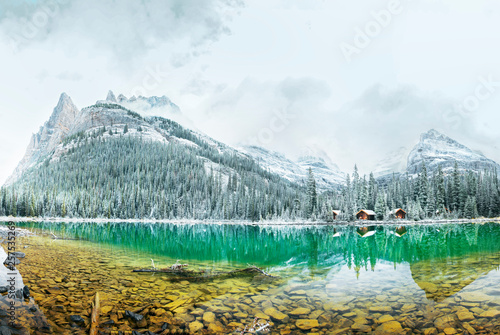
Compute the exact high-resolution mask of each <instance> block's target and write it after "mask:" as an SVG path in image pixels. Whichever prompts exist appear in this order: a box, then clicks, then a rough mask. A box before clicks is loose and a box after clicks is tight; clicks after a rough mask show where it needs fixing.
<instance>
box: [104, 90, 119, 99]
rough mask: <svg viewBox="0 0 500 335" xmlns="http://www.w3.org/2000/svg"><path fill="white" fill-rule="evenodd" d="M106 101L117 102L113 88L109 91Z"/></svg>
mask: <svg viewBox="0 0 500 335" xmlns="http://www.w3.org/2000/svg"><path fill="white" fill-rule="evenodd" d="M106 101H110V102H117V101H116V97H115V94H114V93H113V91H111V90H109V91H108V96H107V97H106Z"/></svg>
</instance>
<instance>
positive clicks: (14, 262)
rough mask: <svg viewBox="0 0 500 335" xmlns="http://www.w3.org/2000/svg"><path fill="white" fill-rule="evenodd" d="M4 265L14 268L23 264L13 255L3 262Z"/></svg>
mask: <svg viewBox="0 0 500 335" xmlns="http://www.w3.org/2000/svg"><path fill="white" fill-rule="evenodd" d="M3 264H4V265H5V266H7V267H8V266H13V265H18V264H21V261H20V260H19V258H17V257H16V256H13V255H12V254H11V255H10V256H9V257H7V258H6V259H5V261H4V262H3Z"/></svg>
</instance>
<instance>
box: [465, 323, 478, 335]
mask: <svg viewBox="0 0 500 335" xmlns="http://www.w3.org/2000/svg"><path fill="white" fill-rule="evenodd" d="M462 327H464V329H465V330H466V331H467V332H468V333H469V334H470V335H476V330H475V329H474V328H472V327H471V325H469V324H468V323H467V322H464V323H463V324H462Z"/></svg>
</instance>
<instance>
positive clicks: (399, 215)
mask: <svg viewBox="0 0 500 335" xmlns="http://www.w3.org/2000/svg"><path fill="white" fill-rule="evenodd" d="M389 214H390V215H391V216H394V218H396V219H406V212H405V211H404V210H403V209H401V208H397V209H394V210H392V211H390V212H389Z"/></svg>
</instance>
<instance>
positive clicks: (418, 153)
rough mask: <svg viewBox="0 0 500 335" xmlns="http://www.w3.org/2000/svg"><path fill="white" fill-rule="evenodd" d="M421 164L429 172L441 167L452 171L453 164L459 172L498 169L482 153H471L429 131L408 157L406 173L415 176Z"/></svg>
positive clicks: (469, 150) (444, 136) (432, 130)
mask: <svg viewBox="0 0 500 335" xmlns="http://www.w3.org/2000/svg"><path fill="white" fill-rule="evenodd" d="M422 162H425V164H426V167H427V169H428V170H430V171H435V170H437V169H438V166H439V165H441V167H442V169H443V171H445V172H450V171H451V170H453V168H454V165H455V162H456V163H457V165H458V168H459V169H460V170H472V171H477V172H479V171H482V170H484V169H493V168H497V169H498V168H500V166H499V165H498V164H497V163H496V162H494V161H493V160H491V159H489V158H486V157H485V156H484V155H483V154H482V153H480V152H477V151H473V150H471V149H469V148H468V147H466V146H465V145H462V144H460V143H458V142H457V141H455V140H453V139H451V138H449V137H448V136H446V135H443V134H441V133H440V132H438V131H436V130H434V129H431V130H429V131H428V132H426V133H423V134H422V135H421V136H420V141H419V142H418V144H417V145H416V146H415V147H414V148H413V150H412V151H411V152H410V154H409V155H408V164H407V171H408V173H409V174H416V173H418V172H420V170H421V168H422Z"/></svg>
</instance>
